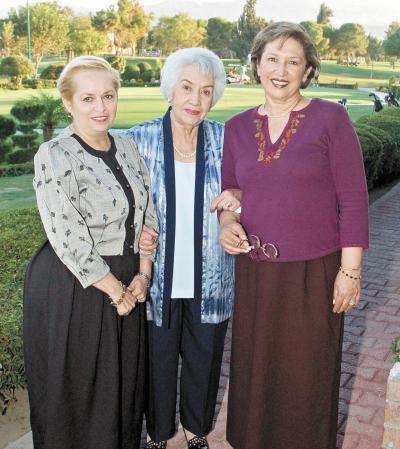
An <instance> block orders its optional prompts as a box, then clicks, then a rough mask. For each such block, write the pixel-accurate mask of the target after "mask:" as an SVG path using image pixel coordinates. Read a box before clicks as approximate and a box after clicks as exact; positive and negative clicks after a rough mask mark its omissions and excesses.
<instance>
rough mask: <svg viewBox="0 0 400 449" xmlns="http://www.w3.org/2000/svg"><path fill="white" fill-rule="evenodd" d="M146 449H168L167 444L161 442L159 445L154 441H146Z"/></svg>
mask: <svg viewBox="0 0 400 449" xmlns="http://www.w3.org/2000/svg"><path fill="white" fill-rule="evenodd" d="M144 449H167V442H166V441H160V442H159V443H156V442H155V441H153V440H149V441H146V444H145V446H144Z"/></svg>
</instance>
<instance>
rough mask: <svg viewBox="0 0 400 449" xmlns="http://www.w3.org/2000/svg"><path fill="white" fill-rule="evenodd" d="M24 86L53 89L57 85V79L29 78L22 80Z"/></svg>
mask: <svg viewBox="0 0 400 449" xmlns="http://www.w3.org/2000/svg"><path fill="white" fill-rule="evenodd" d="M22 85H23V86H24V87H28V88H29V89H53V88H54V87H56V86H57V81H56V80H42V79H27V80H25V81H23V82H22Z"/></svg>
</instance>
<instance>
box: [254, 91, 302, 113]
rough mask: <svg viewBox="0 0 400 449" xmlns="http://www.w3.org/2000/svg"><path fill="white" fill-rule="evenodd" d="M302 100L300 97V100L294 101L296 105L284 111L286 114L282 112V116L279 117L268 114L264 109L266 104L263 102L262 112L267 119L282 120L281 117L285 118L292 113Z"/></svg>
mask: <svg viewBox="0 0 400 449" xmlns="http://www.w3.org/2000/svg"><path fill="white" fill-rule="evenodd" d="M302 99H303V97H302V96H300V98H299V99H298V100H297V101H296V103H295V104H294V105H293V106H291V107H290V109H289V110H288V111H286V112H284V113H283V114H280V115H270V114H268V111H267V108H266V104H267V103H266V102H265V103H264V104H263V108H264V112H265V114H266V116H267V117H268V118H282V117H286V116H287V115H289V114H290V113H291V112H292V111H293V109H294V108H295V107H296V106H297V105H298V104H299V103H300V101H301V100H302Z"/></svg>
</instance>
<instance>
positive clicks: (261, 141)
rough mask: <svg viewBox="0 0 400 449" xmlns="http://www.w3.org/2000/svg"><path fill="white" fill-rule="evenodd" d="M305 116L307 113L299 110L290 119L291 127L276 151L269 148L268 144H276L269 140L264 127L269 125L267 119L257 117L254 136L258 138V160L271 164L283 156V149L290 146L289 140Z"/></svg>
mask: <svg viewBox="0 0 400 449" xmlns="http://www.w3.org/2000/svg"><path fill="white" fill-rule="evenodd" d="M304 117H305V114H303V113H302V112H298V113H296V114H295V115H294V117H292V118H291V119H289V121H290V124H289V127H288V128H287V130H286V132H285V134H284V135H283V137H282V138H281V141H280V142H279V146H278V148H277V149H276V150H275V151H274V150H272V149H270V150H268V146H273V145H275V144H272V142H267V138H266V136H265V133H264V129H263V128H264V126H268V125H267V121H266V120H265V119H264V120H263V119H255V120H254V124H255V125H256V133H255V134H254V137H255V138H256V140H257V145H258V158H257V161H258V162H264V163H265V164H270V163H271V162H273V161H274V160H278V159H279V158H280V157H281V154H282V153H283V151H284V150H285V149H286V147H287V146H288V144H289V142H290V141H291V140H292V137H293V135H294V134H296V132H297V128H298V126H299V124H300V123H301V121H302V120H303V118H304ZM275 143H276V142H275Z"/></svg>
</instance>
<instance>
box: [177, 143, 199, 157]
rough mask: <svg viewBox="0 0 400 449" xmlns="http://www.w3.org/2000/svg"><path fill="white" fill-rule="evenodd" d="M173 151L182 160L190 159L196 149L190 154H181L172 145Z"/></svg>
mask: <svg viewBox="0 0 400 449" xmlns="http://www.w3.org/2000/svg"><path fill="white" fill-rule="evenodd" d="M174 151H175V152H176V154H178V155H179V156H180V157H181V158H182V159H190V158H192V157H193V156H194V155H195V154H196V153H197V148H196V149H195V150H194V151H193V152H192V153H182V151H179V150H178V148H176V146H175V145H174Z"/></svg>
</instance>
